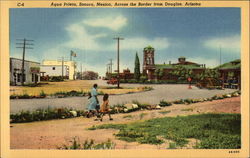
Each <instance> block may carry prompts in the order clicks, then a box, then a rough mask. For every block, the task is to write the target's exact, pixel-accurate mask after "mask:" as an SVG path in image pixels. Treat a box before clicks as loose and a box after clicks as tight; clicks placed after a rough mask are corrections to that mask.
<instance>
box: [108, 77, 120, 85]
mask: <svg viewBox="0 0 250 158" xmlns="http://www.w3.org/2000/svg"><path fill="white" fill-rule="evenodd" d="M117 82H118V81H117V79H116V78H111V79H109V80H108V81H107V84H113V85H114V84H117Z"/></svg>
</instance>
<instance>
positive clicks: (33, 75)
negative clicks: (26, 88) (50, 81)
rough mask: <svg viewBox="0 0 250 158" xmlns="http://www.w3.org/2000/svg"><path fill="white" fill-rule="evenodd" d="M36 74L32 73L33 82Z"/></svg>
mask: <svg viewBox="0 0 250 158" xmlns="http://www.w3.org/2000/svg"><path fill="white" fill-rule="evenodd" d="M34 79H35V74H32V82H34Z"/></svg>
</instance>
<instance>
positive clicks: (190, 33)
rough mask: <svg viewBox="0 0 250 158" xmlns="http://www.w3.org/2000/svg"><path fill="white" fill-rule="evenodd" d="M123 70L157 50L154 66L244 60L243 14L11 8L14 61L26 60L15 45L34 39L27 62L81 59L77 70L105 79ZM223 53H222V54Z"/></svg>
mask: <svg viewBox="0 0 250 158" xmlns="http://www.w3.org/2000/svg"><path fill="white" fill-rule="evenodd" d="M114 37H123V38H124V40H121V41H120V70H123V69H126V68H129V69H130V70H131V72H133V71H134V61H135V54H136V52H137V53H138V56H139V59H140V63H141V66H142V63H143V61H142V60H143V48H144V47H146V46H148V45H151V46H152V47H154V48H155V63H156V64H163V63H164V62H165V63H169V61H171V62H172V63H176V62H177V60H178V57H180V56H185V57H186V60H187V61H192V62H197V63H199V64H206V66H207V67H215V66H217V65H219V63H220V50H221V55H222V63H225V62H229V61H232V60H235V59H239V58H240V39H241V15H240V8H53V9H52V8H13V9H10V56H11V57H16V58H22V49H18V48H16V47H17V44H16V43H17V42H18V41H17V40H16V39H23V38H26V39H31V40H34V42H32V43H33V44H34V46H32V47H33V48H34V49H28V50H27V51H26V56H25V59H26V60H32V61H38V62H42V60H59V59H60V58H61V57H64V58H65V59H67V60H69V58H70V51H71V50H72V51H74V52H76V54H77V57H75V58H74V59H73V60H74V61H76V62H77V70H79V71H80V70H81V68H80V67H81V65H82V70H91V71H95V72H98V73H99V74H100V75H104V74H105V72H106V65H107V64H108V63H109V60H110V59H113V63H114V65H113V70H114V69H116V68H117V64H116V63H117V41H116V40H114V39H113V38H114ZM220 48H221V49H220Z"/></svg>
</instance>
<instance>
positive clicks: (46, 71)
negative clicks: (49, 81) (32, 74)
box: [40, 65, 69, 79]
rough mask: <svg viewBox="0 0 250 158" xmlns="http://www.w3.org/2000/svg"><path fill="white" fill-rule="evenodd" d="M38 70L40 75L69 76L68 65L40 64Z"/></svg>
mask: <svg viewBox="0 0 250 158" xmlns="http://www.w3.org/2000/svg"><path fill="white" fill-rule="evenodd" d="M40 69H41V70H40V72H41V74H42V76H47V75H48V76H62V75H63V76H64V77H65V78H67V79H68V78H69V67H68V66H67V65H64V66H62V65H61V66H59V65H41V66H40Z"/></svg>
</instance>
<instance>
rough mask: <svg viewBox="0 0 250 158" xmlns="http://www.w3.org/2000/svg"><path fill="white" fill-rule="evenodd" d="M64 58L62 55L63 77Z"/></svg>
mask: <svg viewBox="0 0 250 158" xmlns="http://www.w3.org/2000/svg"><path fill="white" fill-rule="evenodd" d="M63 67H64V58H63V57H62V78H63Z"/></svg>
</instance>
